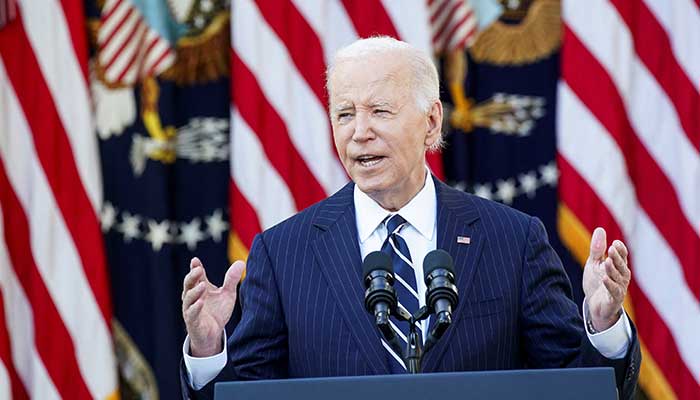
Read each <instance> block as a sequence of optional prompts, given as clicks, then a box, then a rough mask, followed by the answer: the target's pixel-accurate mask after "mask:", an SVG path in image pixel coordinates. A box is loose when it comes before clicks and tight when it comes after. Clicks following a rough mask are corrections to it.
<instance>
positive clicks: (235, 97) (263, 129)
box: [231, 0, 442, 258]
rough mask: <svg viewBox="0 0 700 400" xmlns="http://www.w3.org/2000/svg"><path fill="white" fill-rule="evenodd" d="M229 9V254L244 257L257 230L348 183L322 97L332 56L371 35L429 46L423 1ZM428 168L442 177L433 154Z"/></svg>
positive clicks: (261, 3)
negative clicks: (230, 49) (326, 72)
mask: <svg viewBox="0 0 700 400" xmlns="http://www.w3.org/2000/svg"><path fill="white" fill-rule="evenodd" d="M231 7H232V10H231V16H232V23H231V36H232V60H233V61H232V74H231V76H232V79H231V85H232V88H231V89H232V105H231V121H232V122H231V153H232V154H231V180H232V184H231V210H232V212H231V214H232V226H233V235H232V241H231V249H232V250H233V257H234V258H244V257H245V256H246V255H247V249H249V248H250V245H251V243H252V240H253V236H254V235H255V234H256V233H258V232H260V231H261V230H262V229H266V228H269V227H270V226H272V225H274V224H276V223H278V222H280V221H282V220H283V219H285V218H287V217H289V216H291V215H292V214H294V213H295V212H296V211H298V210H301V209H303V208H305V207H307V206H309V205H311V204H313V203H315V202H317V201H319V200H321V199H323V198H325V197H326V196H328V195H330V194H332V193H333V192H335V191H336V190H337V189H339V188H340V187H342V186H343V185H344V184H345V183H346V182H347V181H348V177H347V175H346V173H345V171H344V170H343V167H342V165H341V163H340V161H339V160H338V158H337V156H336V153H335V149H334V145H333V139H332V133H331V127H330V122H329V119H328V111H327V98H326V92H325V81H324V79H325V70H326V67H327V65H328V63H329V62H330V61H331V58H332V56H333V54H334V53H335V51H336V50H338V49H339V48H341V47H343V46H345V45H348V44H350V43H352V42H353V41H355V40H357V39H358V38H361V37H369V36H372V35H378V34H383V35H390V36H393V37H396V38H400V39H402V40H405V41H407V42H409V43H412V44H413V45H415V46H417V47H418V48H421V49H423V50H425V51H427V52H429V53H430V52H431V51H432V50H431V41H430V37H431V35H430V31H429V26H428V20H429V15H428V9H427V3H426V2H425V0H411V1H391V0H385V1H380V0H362V1H351V0H342V1H341V0H337V1H325V0H311V1H309V0H276V1H267V0H235V1H233V2H232V6H231ZM428 163H429V165H430V167H431V168H432V169H433V171H434V173H436V174H437V175H438V176H442V163H441V160H440V156H439V155H438V154H434V155H432V156H431V157H430V158H429V160H428Z"/></svg>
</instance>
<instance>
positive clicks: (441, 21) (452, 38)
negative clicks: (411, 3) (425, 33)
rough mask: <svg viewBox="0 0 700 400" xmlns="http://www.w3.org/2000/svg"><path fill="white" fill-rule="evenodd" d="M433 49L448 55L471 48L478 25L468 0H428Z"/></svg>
mask: <svg viewBox="0 0 700 400" xmlns="http://www.w3.org/2000/svg"><path fill="white" fill-rule="evenodd" d="M428 7H429V12H430V27H431V36H432V43H433V48H434V49H435V51H436V52H438V53H447V52H450V51H454V50H461V49H464V48H466V47H469V46H470V45H471V44H472V42H473V41H474V39H475V38H476V32H477V28H478V23H477V20H476V14H475V13H474V10H473V9H472V6H471V4H470V3H469V1H468V0H428Z"/></svg>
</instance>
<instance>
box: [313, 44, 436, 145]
mask: <svg viewBox="0 0 700 400" xmlns="http://www.w3.org/2000/svg"><path fill="white" fill-rule="evenodd" d="M389 53H395V54H400V55H401V56H403V57H405V58H406V60H407V61H408V67H409V69H410V72H411V78H410V86H411V90H412V91H413V93H414V99H415V101H416V106H417V107H418V108H419V109H420V110H422V111H424V112H428V111H430V108H431V107H432V105H433V103H434V102H435V101H440V80H439V78H438V72H437V68H436V67H435V64H434V63H433V60H432V59H431V58H430V56H428V55H427V54H426V53H425V52H423V51H421V50H419V49H417V48H415V47H413V46H411V45H410V44H408V43H406V42H402V41H400V40H397V39H394V38H392V37H390V36H374V37H370V38H367V39H360V40H357V41H355V42H353V43H352V44H350V45H348V46H345V47H343V48H341V49H340V50H338V51H337V52H336V53H335V55H334V56H333V61H332V62H331V64H330V66H329V67H328V70H327V71H326V89H327V90H328V94H329V95H330V93H331V91H332V90H333V88H332V86H331V77H332V76H333V71H334V69H335V66H336V65H338V64H339V63H341V62H343V61H351V60H357V59H362V58H366V57H369V56H381V55H387V54H389ZM443 145H444V142H443V140H442V135H441V137H440V139H439V140H438V141H437V142H436V143H435V144H434V145H433V146H431V148H430V150H436V149H439V148H442V147H443Z"/></svg>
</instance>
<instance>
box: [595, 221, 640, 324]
mask: <svg viewBox="0 0 700 400" xmlns="http://www.w3.org/2000/svg"><path fill="white" fill-rule="evenodd" d="M606 247H607V240H606V234H605V229H603V228H596V229H595V231H593V236H592V237H591V250H590V253H589V255H588V260H586V266H585V267H584V270H583V292H584V293H585V295H586V302H587V303H588V310H589V313H590V315H589V317H590V319H591V322H592V323H593V328H595V330H596V331H598V332H600V331H604V330H606V329H608V328H610V327H611V326H613V325H614V324H615V323H616V322H617V320H618V319H619V318H620V315H621V314H622V302H623V301H624V300H625V295H626V294H627V286H628V285H629V283H630V278H631V272H630V269H629V267H628V266H627V255H628V253H627V247H626V246H625V244H624V243H622V241H620V240H615V241H613V243H612V245H611V246H610V247H608V248H607V251H606ZM606 253H607V255H606Z"/></svg>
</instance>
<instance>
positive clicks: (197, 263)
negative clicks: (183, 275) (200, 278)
mask: <svg viewBox="0 0 700 400" xmlns="http://www.w3.org/2000/svg"><path fill="white" fill-rule="evenodd" d="M197 267H202V268H204V264H202V261H201V260H200V259H199V258H198V257H192V259H191V260H190V271H191V270H193V269H195V268H197Z"/></svg>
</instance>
